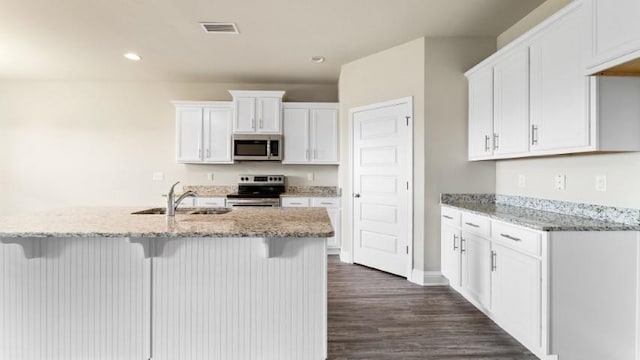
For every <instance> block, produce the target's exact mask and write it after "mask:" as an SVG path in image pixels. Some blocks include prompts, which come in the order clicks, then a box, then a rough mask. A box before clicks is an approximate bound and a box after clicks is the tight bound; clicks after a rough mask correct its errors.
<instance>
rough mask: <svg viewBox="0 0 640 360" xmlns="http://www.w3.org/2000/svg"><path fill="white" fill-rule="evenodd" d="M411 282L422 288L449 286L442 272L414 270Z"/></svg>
mask: <svg viewBox="0 0 640 360" xmlns="http://www.w3.org/2000/svg"><path fill="white" fill-rule="evenodd" d="M409 281H411V282H412V283H414V284H418V285H422V286H441V285H449V281H447V279H445V277H444V276H442V273H441V272H440V271H422V270H418V269H413V270H412V271H411V276H410V277H409Z"/></svg>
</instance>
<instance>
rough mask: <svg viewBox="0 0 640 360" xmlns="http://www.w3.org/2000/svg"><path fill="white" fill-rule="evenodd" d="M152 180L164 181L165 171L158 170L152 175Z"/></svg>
mask: <svg viewBox="0 0 640 360" xmlns="http://www.w3.org/2000/svg"><path fill="white" fill-rule="evenodd" d="M151 180H153V181H163V180H164V173H163V172H162V171H156V172H154V173H153V174H152V175H151Z"/></svg>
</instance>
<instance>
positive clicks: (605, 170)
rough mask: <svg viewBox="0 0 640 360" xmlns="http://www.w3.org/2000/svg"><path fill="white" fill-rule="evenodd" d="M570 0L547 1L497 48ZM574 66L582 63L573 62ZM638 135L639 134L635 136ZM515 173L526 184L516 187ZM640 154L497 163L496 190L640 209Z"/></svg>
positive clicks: (514, 29)
mask: <svg viewBox="0 0 640 360" xmlns="http://www.w3.org/2000/svg"><path fill="white" fill-rule="evenodd" d="M569 2H571V0H547V1H546V2H544V3H543V4H542V5H540V6H539V7H538V8H537V9H535V10H534V11H532V12H531V13H530V14H529V15H527V16H526V17H524V18H523V19H522V20H520V21H519V22H518V23H516V24H515V25H514V26H513V27H511V28H510V29H508V30H507V31H505V32H504V33H503V34H501V35H500V36H499V37H498V47H502V46H504V45H506V44H507V43H508V42H509V41H511V40H513V39H514V38H516V37H518V36H519V35H521V34H522V33H524V32H526V31H527V30H529V29H531V28H532V27H534V26H535V25H537V24H538V23H540V21H542V20H544V19H546V18H547V17H549V16H550V15H552V14H553V13H555V12H556V11H557V10H559V9H560V8H562V7H563V6H564V5H566V4H568V3H569ZM576 66H581V65H580V64H576ZM638 136H640V134H639V135H638ZM557 174H565V175H567V189H566V191H562V192H560V191H555V190H554V187H553V180H554V177H555V175H557ZM518 175H524V176H525V178H526V186H525V187H523V188H522V187H518ZM599 175H606V176H607V191H606V192H598V191H595V178H596V176H599ZM638 184H640V153H620V154H595V155H573V156H571V155H569V156H558V157H547V158H537V159H523V160H503V161H498V162H497V164H496V192H498V193H501V194H510V195H522V196H531V197H537V198H547V199H556V200H566V201H578V202H585V203H592V204H600V205H611V206H621V207H632V208H640V186H638Z"/></svg>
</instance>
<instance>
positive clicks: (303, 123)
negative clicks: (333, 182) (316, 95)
mask: <svg viewBox="0 0 640 360" xmlns="http://www.w3.org/2000/svg"><path fill="white" fill-rule="evenodd" d="M283 114H284V120H283V122H284V158H283V160H282V163H284V164H338V161H339V159H338V140H339V139H338V104H335V103H285V104H284V105H283Z"/></svg>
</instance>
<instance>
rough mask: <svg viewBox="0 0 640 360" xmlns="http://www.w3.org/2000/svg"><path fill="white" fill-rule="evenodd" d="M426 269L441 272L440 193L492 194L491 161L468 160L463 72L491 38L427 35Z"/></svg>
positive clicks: (491, 47)
mask: <svg viewBox="0 0 640 360" xmlns="http://www.w3.org/2000/svg"><path fill="white" fill-rule="evenodd" d="M425 44H426V45H425V51H426V55H425V74H426V77H425V79H426V80H425V119H426V121H425V124H426V126H425V133H424V134H425V139H426V141H425V142H424V143H425V152H424V154H425V156H424V163H425V169H424V171H425V179H426V180H425V184H426V186H425V194H424V195H425V197H424V204H425V205H424V211H425V214H424V217H423V219H424V220H423V221H424V223H425V225H424V226H425V245H424V258H425V265H424V270H426V271H439V270H440V205H439V204H440V194H441V193H463V192H478V193H484V192H494V191H495V164H494V163H492V162H469V161H467V158H468V155H467V123H468V121H467V117H468V116H467V103H468V100H467V79H466V78H465V76H464V75H463V73H464V72H465V71H467V70H468V69H469V68H471V67H472V66H474V65H475V64H477V63H478V62H480V61H481V60H482V59H484V58H486V57H487V56H489V55H490V54H492V53H493V52H494V51H495V39H493V38H426V39H425Z"/></svg>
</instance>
